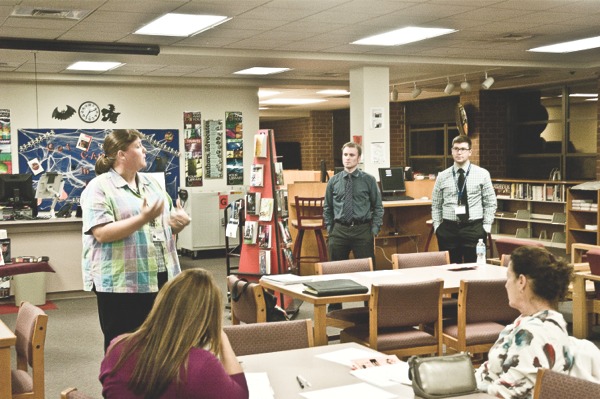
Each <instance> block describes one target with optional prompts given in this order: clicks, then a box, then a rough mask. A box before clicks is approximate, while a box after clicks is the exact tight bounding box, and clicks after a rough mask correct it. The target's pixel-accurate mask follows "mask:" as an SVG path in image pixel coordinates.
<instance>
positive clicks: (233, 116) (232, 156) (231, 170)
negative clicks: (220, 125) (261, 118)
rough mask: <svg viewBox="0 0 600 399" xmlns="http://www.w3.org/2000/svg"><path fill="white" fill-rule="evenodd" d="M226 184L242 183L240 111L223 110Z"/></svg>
mask: <svg viewBox="0 0 600 399" xmlns="http://www.w3.org/2000/svg"><path fill="white" fill-rule="evenodd" d="M225 129H226V131H227V134H226V138H227V139H226V143H225V147H226V149H227V185H229V186H233V185H242V184H244V162H243V159H244V125H243V121H242V113H241V112H225Z"/></svg>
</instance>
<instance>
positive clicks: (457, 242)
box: [435, 220, 487, 263]
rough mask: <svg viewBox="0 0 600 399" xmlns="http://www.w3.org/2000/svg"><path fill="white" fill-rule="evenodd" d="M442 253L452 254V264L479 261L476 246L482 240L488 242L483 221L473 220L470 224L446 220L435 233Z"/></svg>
mask: <svg viewBox="0 0 600 399" xmlns="http://www.w3.org/2000/svg"><path fill="white" fill-rule="evenodd" d="M435 235H436V236H437V240H438V247H439V249H440V251H448V252H450V262H452V263H472V262H475V261H476V260H477V254H476V253H475V246H476V245H477V242H478V241H479V239H480V238H483V242H486V237H487V233H486V232H485V230H484V229H483V220H471V221H469V224H464V223H456V222H452V221H448V220H444V221H443V222H442V224H440V226H439V227H438V228H437V230H436V231H435Z"/></svg>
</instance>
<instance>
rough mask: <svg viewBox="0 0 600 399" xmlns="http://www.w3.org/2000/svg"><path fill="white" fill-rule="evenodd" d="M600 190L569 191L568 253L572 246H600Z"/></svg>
mask: <svg viewBox="0 0 600 399" xmlns="http://www.w3.org/2000/svg"><path fill="white" fill-rule="evenodd" d="M599 196H600V190H571V189H570V190H569V192H568V194H567V253H569V252H570V250H571V244H573V243H584V244H593V245H600V237H599V236H598V221H599V218H598V198H599Z"/></svg>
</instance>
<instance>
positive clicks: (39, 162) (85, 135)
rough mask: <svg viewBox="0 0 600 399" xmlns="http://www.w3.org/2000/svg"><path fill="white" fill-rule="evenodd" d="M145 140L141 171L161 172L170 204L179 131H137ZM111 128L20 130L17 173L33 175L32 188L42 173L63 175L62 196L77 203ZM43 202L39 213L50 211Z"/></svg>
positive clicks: (174, 189)
mask: <svg viewBox="0 0 600 399" xmlns="http://www.w3.org/2000/svg"><path fill="white" fill-rule="evenodd" d="M137 130H138V131H140V132H141V133H142V134H143V135H144V138H143V140H142V143H143V145H144V147H145V148H146V164H147V165H146V168H145V169H144V170H142V171H141V172H151V173H155V172H156V173H164V176H165V188H166V190H167V192H168V193H169V195H170V196H171V198H172V199H173V201H175V199H176V198H177V190H178V188H179V130H178V129H137ZM110 132H111V129H90V130H87V129H86V130H84V129H19V130H18V149H19V151H18V154H19V172H20V173H32V174H33V185H34V189H35V188H36V187H37V183H38V181H39V179H40V177H41V176H42V175H43V173H41V172H42V171H47V172H60V173H62V174H63V180H64V182H65V185H64V191H65V192H64V193H63V196H64V195H66V196H67V199H68V200H69V201H73V202H76V203H78V202H79V197H80V196H81V192H82V191H83V189H84V188H85V186H86V184H87V182H88V181H90V180H92V179H93V178H94V177H95V176H96V173H95V172H94V167H95V165H96V160H97V159H98V157H99V156H100V154H102V143H103V141H104V137H105V136H106V135H107V134H108V133H110ZM50 205H51V201H50V200H43V202H42V203H41V204H40V205H39V209H40V210H41V211H46V210H49V209H50Z"/></svg>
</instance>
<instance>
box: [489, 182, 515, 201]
mask: <svg viewBox="0 0 600 399" xmlns="http://www.w3.org/2000/svg"><path fill="white" fill-rule="evenodd" d="M492 187H494V191H495V192H496V197H497V198H510V191H511V184H510V183H493V184H492Z"/></svg>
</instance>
